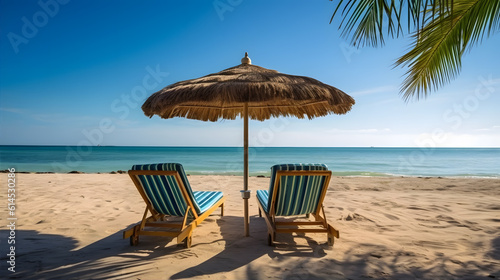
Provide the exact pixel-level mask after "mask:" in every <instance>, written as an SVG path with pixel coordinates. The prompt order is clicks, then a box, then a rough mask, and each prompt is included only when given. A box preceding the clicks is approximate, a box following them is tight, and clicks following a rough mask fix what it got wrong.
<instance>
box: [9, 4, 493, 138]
mask: <svg viewBox="0 0 500 280" xmlns="http://www.w3.org/2000/svg"><path fill="white" fill-rule="evenodd" d="M216 6H217V7H218V8H219V9H217V8H216ZM334 9H335V3H334V2H330V1H248V0H246V1H245V0H220V1H219V0H216V1H118V0H116V1H96V0H87V1H77V0H73V1H69V0H41V1H6V0H0V14H1V16H0V28H1V29H0V32H1V40H0V135H1V137H0V144H3V145H15V144H18V145H75V146H76V145H87V144H91V145H97V144H99V145H156V146H241V145H242V143H243V135H242V131H243V130H242V127H243V121H242V120H241V119H237V120H234V121H227V120H225V121H224V120H223V121H219V122H215V123H208V122H201V121H196V120H186V119H180V118H176V119H169V120H163V119H160V118H159V117H153V118H152V119H149V118H147V117H146V116H144V114H143V113H142V110H141V109H140V107H141V105H142V103H143V102H144V100H145V99H146V98H147V97H148V96H149V95H151V94H152V93H154V92H156V91H158V90H160V89H161V88H163V87H165V86H167V85H169V84H171V83H174V82H177V81H180V80H185V79H191V78H197V77H200V76H203V75H206V74H210V73H213V72H218V71H220V70H223V69H226V68H229V67H232V66H235V65H237V64H239V63H240V59H241V58H242V57H243V55H244V53H245V52H248V53H249V56H250V58H251V59H252V63H253V64H255V65H259V66H262V67H266V68H270V69H275V70H278V71H280V72H282V73H287V74H294V75H304V76H310V77H313V78H316V79H318V80H320V81H322V82H324V83H327V84H330V85H333V86H335V87H337V88H339V89H341V90H343V91H345V92H346V93H348V94H350V95H351V96H353V97H354V99H355V100H356V105H355V106H354V107H353V109H352V111H351V112H349V113H348V114H346V115H342V116H338V115H330V116H327V117H322V118H316V119H313V120H299V119H296V118H279V119H271V120H267V121H264V122H259V121H250V145H251V146H311V145H312V146H332V147H342V146H355V147H365V146H385V147H435V146H436V147H500V111H499V110H498V105H499V104H500V94H499V92H500V68H499V67H498V62H499V61H500V52H498V50H497V49H498V47H499V46H500V36H499V35H498V34H495V35H494V36H492V37H490V38H487V39H485V40H483V42H482V44H480V45H479V46H478V47H476V48H474V49H473V50H472V51H471V52H470V53H468V54H466V56H465V57H464V59H463V61H462V66H463V68H462V72H461V73H460V75H459V77H458V78H457V79H455V80H454V81H453V82H452V83H450V84H448V85H446V86H444V87H441V88H440V89H439V90H438V91H436V92H433V93H431V95H430V96H429V97H428V98H426V99H422V100H420V101H410V102H405V101H404V100H403V99H402V98H401V96H400V95H399V86H400V84H401V82H402V81H403V78H404V76H403V74H404V72H405V69H402V68H393V62H394V61H395V60H396V59H397V58H398V57H399V56H400V55H402V54H403V53H404V51H405V50H407V49H408V45H409V41H408V39H405V38H400V39H395V40H391V39H389V40H387V44H386V45H385V47H383V48H375V49H374V48H361V49H355V48H352V47H350V46H349V45H348V44H347V41H346V40H345V39H343V38H341V37H340V31H339V30H338V29H337V28H338V21H337V22H334V23H333V24H329V20H330V17H331V15H332V13H333V11H334Z"/></svg>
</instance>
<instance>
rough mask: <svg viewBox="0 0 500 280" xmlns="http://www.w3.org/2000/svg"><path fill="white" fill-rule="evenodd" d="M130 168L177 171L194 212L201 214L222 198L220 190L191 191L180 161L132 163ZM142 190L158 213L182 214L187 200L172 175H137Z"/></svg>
mask: <svg viewBox="0 0 500 280" xmlns="http://www.w3.org/2000/svg"><path fill="white" fill-rule="evenodd" d="M132 170H162V171H177V172H179V175H180V177H181V181H182V183H183V184H184V186H185V187H186V190H187V193H188V196H189V197H190V198H191V200H192V201H193V204H194V207H195V211H196V213H197V214H198V215H199V214H202V213H203V212H205V211H206V210H208V209H209V208H210V207H211V206H212V205H214V204H215V203H216V202H217V201H218V200H219V199H221V198H222V192H212V191H194V192H193V191H192V190H191V185H190V184H189V181H188V180H187V177H186V173H185V172H184V168H183V167H182V165H181V164H180V163H156V164H144V165H134V166H132ZM137 177H138V179H139V182H140V183H141V186H142V188H143V189H144V192H145V193H146V195H147V197H148V199H149V201H150V202H151V204H152V205H153V207H154V208H155V210H156V211H157V212H158V213H161V214H165V215H171V216H180V217H182V216H184V213H186V209H187V202H186V200H185V199H184V197H183V196H182V192H181V189H180V188H179V185H178V183H177V181H176V180H175V177H174V176H164V175H162V176H158V175H138V176H137Z"/></svg>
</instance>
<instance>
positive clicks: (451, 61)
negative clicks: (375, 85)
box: [395, 0, 500, 100]
mask: <svg viewBox="0 0 500 280" xmlns="http://www.w3.org/2000/svg"><path fill="white" fill-rule="evenodd" d="M443 2H447V1H446V0H443ZM443 5H448V3H444V4H443ZM432 9H433V11H430V13H435V12H436V11H437V13H443V14H440V15H438V16H433V17H432V19H431V20H430V21H429V22H428V23H427V24H425V25H424V26H423V28H422V29H421V30H419V31H418V32H415V33H414V34H413V40H414V42H413V44H412V49H411V50H410V51H409V52H408V53H407V54H405V55H403V56H402V57H400V58H399V59H398V60H397V61H396V63H395V65H396V66H400V65H401V66H408V68H409V70H408V71H407V72H406V75H407V77H406V78H405V80H404V82H403V85H402V87H401V93H403V98H404V99H405V100H409V99H410V98H412V97H414V98H416V99H417V100H418V99H419V98H420V97H425V96H426V95H427V94H428V93H429V92H430V90H431V88H432V89H434V90H436V89H437V88H439V87H440V86H442V85H444V84H446V83H449V82H450V81H451V80H452V79H454V78H455V77H456V76H457V75H458V73H459V72H460V70H461V58H462V55H463V53H464V52H465V50H467V49H470V48H471V47H472V46H474V45H475V44H477V43H478V42H480V41H481V39H482V38H483V37H484V36H485V35H487V36H489V35H491V34H492V33H493V32H495V31H497V30H499V27H500V25H499V17H500V2H499V1H488V0H454V1H453V9H449V8H442V7H439V5H438V7H434V6H433V7H432ZM486 31H487V32H486Z"/></svg>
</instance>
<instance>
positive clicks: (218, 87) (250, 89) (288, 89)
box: [142, 53, 354, 236]
mask: <svg viewBox="0 0 500 280" xmlns="http://www.w3.org/2000/svg"><path fill="white" fill-rule="evenodd" d="M352 105H354V99H353V98H352V97H350V96H349V95H347V94H346V93H344V92H343V91H341V90H339V89H337V88H335V87H332V86H330V85H327V84H324V83H322V82H320V81H318V80H315V79H313V78H309V77H303V76H293V75H287V74H282V73H279V72H278V71H275V70H269V69H266V68H263V67H260V66H256V65H252V64H251V61H250V58H249V57H248V54H247V53H245V57H244V58H243V59H242V60H241V64H240V65H238V66H235V67H231V68H228V69H226V70H223V71H220V72H218V73H214V74H210V75H207V76H204V77H201V78H197V79H192V80H186V81H181V82H177V83H174V84H172V85H169V86H167V87H165V88H163V89H162V90H160V91H158V92H156V93H154V94H152V95H151V96H150V97H149V98H148V99H147V100H146V102H145V103H144V104H143V105H142V110H143V111H144V114H145V115H146V116H148V117H152V116H153V115H158V116H160V117H162V118H164V119H169V118H174V117H185V118H188V119H196V120H202V121H217V120H219V119H230V120H233V119H235V118H236V117H238V116H241V117H242V118H243V119H244V122H245V123H244V142H245V143H244V146H245V153H244V161H245V162H244V163H245V167H244V192H245V193H246V195H245V194H244V195H243V197H244V198H245V232H246V235H247V236H248V197H249V193H248V118H251V119H254V120H259V121H263V120H266V119H269V118H271V117H279V116H285V117H286V116H295V117H298V118H305V117H307V118H309V119H312V118H314V117H320V116H326V115H328V114H345V113H347V112H348V111H349V110H351V107H352Z"/></svg>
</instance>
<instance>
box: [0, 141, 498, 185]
mask: <svg viewBox="0 0 500 280" xmlns="http://www.w3.org/2000/svg"><path fill="white" fill-rule="evenodd" d="M161 162H178V163H181V164H182V165H183V166H184V169H185V170H186V172H187V173H188V174H193V175H197V174H214V175H243V148H240V147H111V146H106V147H82V146H0V169H1V170H5V169H8V168H15V169H16V170H17V171H25V172H57V173H66V172H69V171H74V170H77V171H82V172H87V173H97V172H111V171H116V170H129V169H130V167H131V166H132V165H134V164H146V163H161ZM280 163H325V164H327V165H328V167H329V169H330V170H332V172H333V174H334V175H338V176H444V177H492V178H500V148H376V147H375V148H309V147H307V148H295V147H281V148H278V147H266V148H255V147H253V148H252V147H250V150H249V171H250V175H251V176H256V175H267V176H268V175H269V174H270V167H271V166H272V165H274V164H280Z"/></svg>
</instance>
